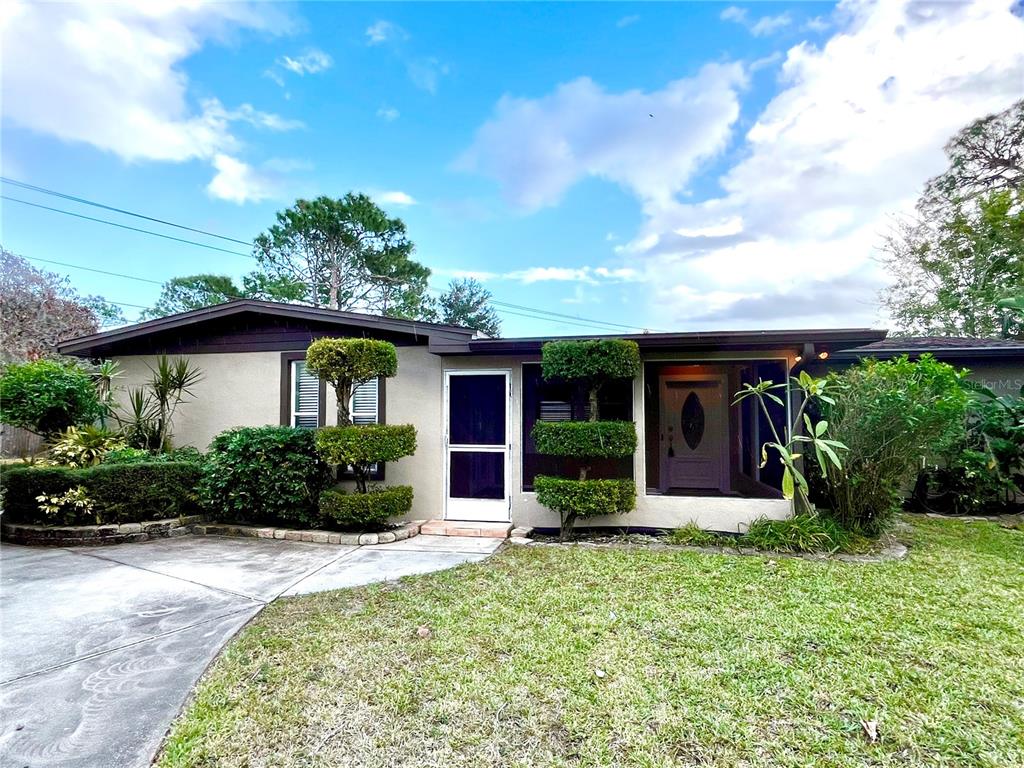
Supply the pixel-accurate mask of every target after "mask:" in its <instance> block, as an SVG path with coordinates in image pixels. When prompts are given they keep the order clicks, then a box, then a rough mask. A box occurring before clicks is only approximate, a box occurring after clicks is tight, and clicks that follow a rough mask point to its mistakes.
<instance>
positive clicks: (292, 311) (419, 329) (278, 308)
mask: <svg viewBox="0 0 1024 768" xmlns="http://www.w3.org/2000/svg"><path fill="white" fill-rule="evenodd" d="M243 312H255V313H257V314H264V315H277V316H280V317H288V318H293V319H297V320H313V321H317V322H322V323H336V324H338V325H348V326H356V327H359V328H366V329H376V330H379V331H387V332H391V333H401V334H406V335H409V336H412V337H426V338H427V339H428V343H429V344H430V345H431V346H433V344H434V341H435V339H436V340H437V341H438V342H443V343H457V342H460V341H461V342H463V343H465V342H467V341H468V340H469V339H471V338H472V337H473V335H474V334H475V331H474V330H473V329H471V328H462V327H460V326H457V325H443V324H440V323H424V322H420V321H418V320H401V319H398V318H393V317H382V316H381V315H366V314H362V313H360V312H346V311H343V310H338V309H325V308H323V307H307V306H302V305H299V304H281V303H279V302H275V301H258V300H255V299H244V300H236V301H229V302H225V303H223V304H215V305H213V306H210V307H203V308H201V309H195V310H192V311H191V312H181V313H179V314H177V315H169V316H168V317H161V318H158V319H156V320H147V321H146V322H142V323H136V324H134V325H129V326H125V327H124V328H116V329H114V330H112V331H104V332H102V333H94V334H91V335H89V336H80V337H78V338H74V339H68V340H67V341H62V342H61V343H60V344H59V345H58V346H57V349H58V351H59V352H60V353H61V354H65V355H75V354H79V355H80V354H83V353H85V354H88V352H89V351H90V350H91V349H94V348H97V347H101V346H106V345H108V344H112V343H115V342H120V341H127V340H129V339H135V338H139V337H141V336H146V335H148V334H151V333H156V332H159V331H167V330H172V329H176V328H183V327H187V326H191V325H195V324H196V323H202V322H205V321H207V320H213V319H217V318H222V317H228V316H230V315H237V314H241V313H243Z"/></svg>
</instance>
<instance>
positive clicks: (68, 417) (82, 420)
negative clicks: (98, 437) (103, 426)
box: [0, 360, 105, 436]
mask: <svg viewBox="0 0 1024 768" xmlns="http://www.w3.org/2000/svg"><path fill="white" fill-rule="evenodd" d="M104 412H105V408H104V405H103V402H102V401H101V399H100V396H99V394H98V393H97V392H96V386H95V384H94V382H93V377H92V374H91V373H90V372H89V371H87V370H86V369H85V368H83V367H82V366H81V365H79V364H78V363H75V362H65V361H60V360H34V361H32V362H28V363H15V364H12V365H8V366H6V367H5V368H4V369H3V373H2V375H0V422H3V423H4V424H10V425H12V426H16V427H22V428H24V429H27V430H29V431H30V432H35V433H36V434H38V435H45V436H49V435H55V434H57V433H58V432H62V431H64V430H66V429H67V428H68V427H74V426H77V425H80V424H92V423H93V422H94V421H96V420H97V419H98V418H100V417H101V416H102V415H103V414H104Z"/></svg>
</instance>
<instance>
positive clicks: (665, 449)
mask: <svg viewBox="0 0 1024 768" xmlns="http://www.w3.org/2000/svg"><path fill="white" fill-rule="evenodd" d="M324 336H334V337H369V338H378V339H385V340H387V341H391V342H393V343H394V344H395V345H396V347H397V348H398V360H399V368H398V375H397V376H395V377H393V378H391V379H387V380H386V381H385V380H380V381H374V382H370V383H368V384H366V385H363V386H362V387H360V388H359V389H358V390H357V391H356V392H355V393H354V395H353V402H352V414H353V420H354V421H355V422H356V423H373V422H380V423H392V424H403V423H407V424H412V425H414V426H415V427H416V429H417V432H418V448H417V451H416V454H415V455H414V456H411V457H408V458H405V459H402V460H400V461H398V462H395V463H394V464H389V465H387V467H386V469H385V471H386V473H387V477H386V481H387V482H391V483H403V484H409V485H412V486H413V488H414V489H415V501H414V504H413V509H412V512H411V513H410V517H412V518H441V517H444V518H445V519H449V520H472V521H493V522H509V521H511V522H513V523H515V524H517V525H530V526H535V527H545V528H549V527H556V526H557V524H558V518H557V515H555V514H554V513H552V512H550V511H549V510H547V509H546V508H544V507H543V506H541V505H540V504H539V503H538V502H537V500H536V496H535V494H534V493H533V479H534V477H535V476H536V475H538V474H545V473H547V474H561V473H570V474H571V473H573V472H574V468H573V467H572V466H571V463H570V462H571V460H570V459H563V458H560V457H553V456H545V455H541V454H539V453H537V451H536V447H535V446H534V444H533V441H532V439H531V437H530V431H531V429H532V427H533V425H534V423H535V422H536V421H537V420H538V419H550V420H559V419H569V418H583V417H584V407H585V403H584V398H583V396H582V393H581V392H580V391H578V390H576V389H574V388H573V387H571V386H568V385H566V384H562V383H558V382H548V381H545V380H544V379H543V377H542V376H541V371H540V353H541V346H542V345H543V344H544V342H545V341H549V340H550V339H548V338H510V339H489V338H479V337H478V335H477V334H475V333H474V331H472V330H470V329H466V328H460V327H455V326H448V325H438V324H432V323H423V322H418V321H411V320H399V319H395V318H386V317H379V316H374V315H366V314H360V313H354V312H342V311H336V310H330V309H323V308H314V307H306V306H298V305H291V304H278V303H273V302H265V301H252V300H239V301H232V302H228V303H225V304H219V305H216V306H212V307H206V308H203V309H198V310H195V311H192V312H185V313H182V314H178V315H172V316H170V317H165V318H161V319H158V320H151V321H148V322H144V323H139V324H136V325H131V326H127V327H124V328H119V329H116V330H112V331H106V332H103V333H98V334H94V335H91V336H86V337H81V338H77V339H72V340H69V341H66V342H64V343H63V344H61V346H60V351H61V352H62V353H64V354H68V355H76V356H79V357H84V358H107V359H114V360H117V361H118V362H119V363H120V364H121V367H122V369H123V371H124V375H123V377H122V380H121V385H122V387H124V386H125V385H127V386H138V385H140V384H142V383H143V382H144V381H145V379H146V377H147V375H148V367H147V366H148V364H151V363H152V361H153V360H154V357H155V356H157V355H160V354H169V355H187V356H189V357H190V358H191V359H192V360H193V362H194V363H196V364H197V365H198V366H199V367H200V368H201V369H202V371H203V374H204V378H203V380H202V382H201V383H200V384H199V385H198V386H196V387H195V390H194V391H195V395H196V397H195V399H194V400H192V401H190V402H188V403H187V404H184V405H182V407H181V408H180V409H179V411H178V413H177V415H176V416H175V423H174V436H175V441H176V443H177V444H178V445H194V446H196V447H197V448H200V449H205V448H206V446H207V445H208V444H209V442H210V440H211V439H212V438H213V437H214V436H215V435H216V434H218V433H219V432H221V431H223V430H225V429H228V428H230V427H235V426H243V425H263V424H288V425H295V426H302V427H316V426H321V425H326V424H332V423H334V419H335V403H334V402H333V401H332V400H333V391H331V390H329V389H328V388H326V387H325V386H324V385H323V384H322V383H321V382H320V381H319V380H317V379H316V378H314V377H313V376H311V375H310V374H309V373H308V372H306V370H305V366H304V362H303V360H304V357H305V350H306V348H307V347H308V345H309V344H310V342H311V341H313V340H314V339H317V338H320V337H324ZM885 337H886V332H885V331H883V330H871V329H866V328H851V329H834V330H794V331H713V332H708V333H648V334H639V335H633V336H625V337H622V338H629V339H632V340H634V341H636V342H637V344H638V345H639V347H640V353H641V356H642V358H643V371H642V373H641V375H640V376H638V377H637V378H636V379H635V380H633V381H624V382H621V383H620V384H619V385H617V386H609V387H606V388H605V389H604V390H603V392H602V400H603V402H602V414H603V415H605V416H607V417H608V418H616V419H631V420H633V421H634V422H635V423H636V427H637V433H638V437H639V445H638V449H637V451H636V453H635V455H634V456H633V457H631V458H629V459H624V460H613V459H606V460H601V461H598V462H596V463H595V464H594V465H593V467H592V471H591V476H592V477H602V476H605V477H630V476H632V477H633V478H634V479H635V480H636V484H637V488H638V498H637V504H636V510H635V511H633V512H631V513H629V514H628V515H626V516H617V517H614V518H595V519H592V520H590V521H589V522H590V524H591V525H597V526H600V525H629V526H636V527H652V528H655V527H656V528H671V527H676V526H679V525H682V524H684V523H687V522H690V521H693V522H696V523H697V524H698V525H700V526H703V527H705V528H710V529H717V530H723V531H737V530H741V529H742V528H743V526H745V525H746V524H748V523H749V522H751V521H752V520H755V519H757V518H759V517H769V518H784V517H786V516H788V515H789V514H790V504H789V502H787V501H785V500H784V499H783V498H782V493H781V491H780V487H781V469H782V468H781V465H779V464H777V463H776V462H768V464H767V465H766V466H764V467H761V466H760V463H761V462H760V451H761V445H762V443H763V442H764V441H765V440H767V439H769V438H768V437H767V436H768V435H769V434H770V432H771V429H772V427H773V426H774V427H775V429H777V430H780V431H781V429H782V428H783V425H784V422H785V418H786V413H785V411H786V408H785V406H775V405H772V406H770V408H769V413H768V414H767V415H766V414H764V413H762V412H759V411H758V410H757V409H756V408H755V406H754V403H753V401H751V400H747V401H745V402H744V403H742V404H741V405H738V406H735V405H732V404H731V402H732V395H733V393H735V392H736V391H737V390H739V389H740V387H741V386H742V385H743V384H744V383H747V382H749V383H755V382H757V381H758V380H759V379H771V380H773V381H776V382H783V381H787V380H788V377H789V376H790V374H792V373H794V372H795V371H797V370H798V369H799V368H800V367H801V366H807V365H812V364H821V362H822V361H823V360H829V361H840V360H843V359H846V358H847V357H849V359H854V358H855V357H856V356H858V355H859V354H862V353H861V352H858V350H862V349H865V348H869V349H870V348H872V347H871V345H879V344H883V343H884V340H885ZM585 338H591V337H589V336H588V337H585ZM875 349H878V347H875ZM1017 363H1018V364H1019V363H1020V359H1019V358H1018V359H1017Z"/></svg>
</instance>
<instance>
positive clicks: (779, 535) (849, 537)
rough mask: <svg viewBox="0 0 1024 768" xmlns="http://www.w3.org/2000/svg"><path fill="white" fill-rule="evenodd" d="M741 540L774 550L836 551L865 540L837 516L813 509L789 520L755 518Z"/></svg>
mask: <svg viewBox="0 0 1024 768" xmlns="http://www.w3.org/2000/svg"><path fill="white" fill-rule="evenodd" d="M737 543H738V544H739V545H740V546H747V547H753V548H755V549H760V550H766V551H770V552H836V551H840V550H848V549H851V548H852V547H853V545H862V544H863V543H864V540H863V538H861V537H858V536H856V535H855V534H853V533H851V532H850V531H847V530H845V529H844V528H843V527H842V526H840V525H839V523H838V522H837V521H836V520H834V519H832V518H830V517H827V516H826V515H822V514H819V513H817V512H815V511H810V512H802V513H800V514H796V515H793V516H792V517H790V518H787V519H785V520H770V519H768V518H764V517H763V518H760V519H758V520H755V521H754V522H752V523H751V524H750V526H749V527H748V528H747V531H746V533H744V534H743V535H742V536H740V537H739V541H738V542H737Z"/></svg>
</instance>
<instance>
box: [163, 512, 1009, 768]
mask: <svg viewBox="0 0 1024 768" xmlns="http://www.w3.org/2000/svg"><path fill="white" fill-rule="evenodd" d="M912 525H913V531H912V533H911V534H909V535H910V544H911V546H912V549H911V554H910V556H909V557H908V558H907V559H906V560H903V561H891V562H885V563H875V564H869V565H857V564H847V563H839V562H831V561H830V562H809V561H805V560H800V559H783V560H779V561H773V560H770V559H766V558H739V557H729V556H720V555H707V554H702V553H697V552H692V551H682V550H671V549H659V550H643V549H634V550H628V551H624V550H616V549H607V550H601V549H592V548H586V547H570V548H556V547H513V548H507V549H506V550H504V551H502V552H501V553H500V554H499V555H497V556H495V557H493V558H491V559H490V560H487V561H485V562H483V563H480V564H476V565H469V566H464V567H461V568H459V569H456V570H453V571H447V572H443V573H437V574H432V575H428V576H422V577H416V578H412V579H408V580H405V581H404V582H402V584H401V585H400V586H398V587H395V586H390V587H389V586H374V587H366V588H360V589H355V590H346V591H340V592H332V593H325V594H321V595H313V596H308V597H302V598H295V599H288V600H281V601H278V602H276V603H274V604H273V605H271V606H270V607H269V608H267V610H266V611H264V612H263V614H261V616H260V617H259V618H258V619H257V620H256V621H255V622H254V623H253V624H252V625H251V626H250V627H248V628H247V629H246V630H245V631H244V632H243V633H242V634H241V636H240V637H239V638H237V639H236V640H235V641H234V642H233V643H232V644H231V645H230V646H229V648H228V649H227V650H226V652H225V653H224V655H223V656H222V657H221V658H220V660H219V661H218V662H217V663H216V664H215V665H214V667H213V668H212V670H211V671H210V672H209V673H208V674H207V676H206V677H205V678H204V680H203V681H202V683H201V685H200V687H199V690H198V692H197V694H196V697H195V699H194V701H193V702H192V703H191V705H190V707H189V709H188V710H187V712H186V713H185V714H184V715H183V716H182V717H181V718H180V719H179V721H178V722H176V723H175V725H174V727H173V730H172V732H171V735H170V737H169V739H168V741H167V743H166V745H165V751H164V753H163V755H162V756H161V759H160V761H159V765H160V766H162V767H163V768H171V767H172V766H180V767H184V766H189V767H190V768H195V767H198V766H211V767H212V766H246V767H247V768H257V767H258V766H286V767H291V768H296V767H298V766H303V767H313V768H315V767H318V766H410V767H411V766H417V767H418V766H457V767H459V768H461V767H463V766H466V767H468V766H622V765H629V766H643V767H645V768H655V767H663V766H694V765H701V766H720V767H721V768H725V766H794V767H795V766H808V765H814V766H850V767H852V766H858V767H860V766H865V765H871V766H924V765H927V766H950V767H952V766H991V767H992V768H995V767H996V766H1000V767H1002V766H1019V765H1024V610H1022V605H1024V534H1021V533H1020V532H1018V531H1013V530H1008V529H1004V528H1000V527H999V526H997V525H994V524H991V523H964V522H961V521H958V520H949V521H947V520H931V519H920V518H919V519H916V520H914V521H913V523H912ZM424 626H426V627H429V628H430V635H429V637H426V638H422V637H420V636H419V635H418V634H417V629H418V628H420V627H424ZM862 721H865V722H870V721H874V722H877V724H878V725H877V728H878V739H877V741H875V742H874V743H872V742H871V741H870V740H869V738H868V737H867V736H866V734H865V729H864V727H863V725H862Z"/></svg>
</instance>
